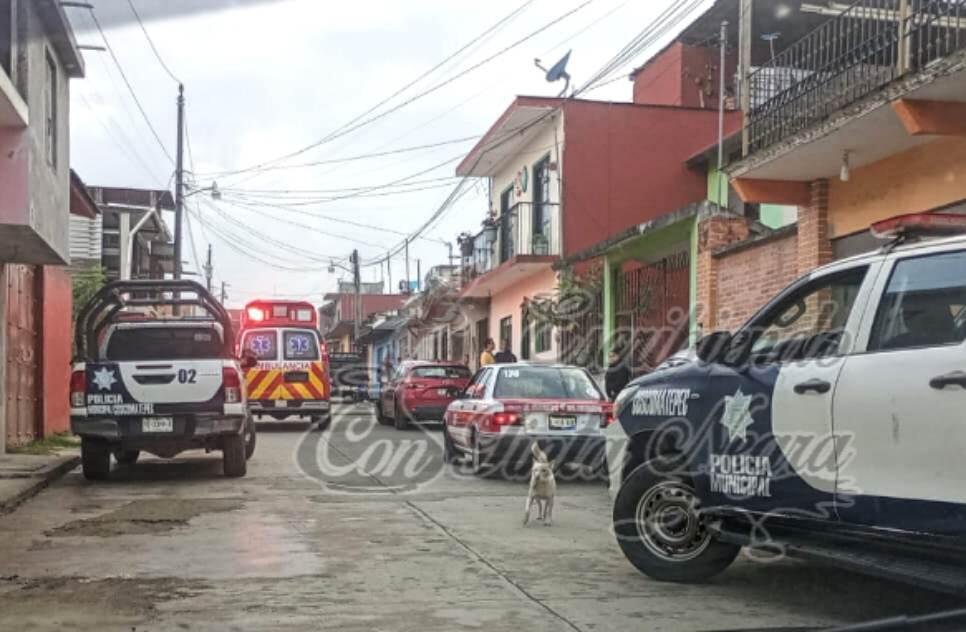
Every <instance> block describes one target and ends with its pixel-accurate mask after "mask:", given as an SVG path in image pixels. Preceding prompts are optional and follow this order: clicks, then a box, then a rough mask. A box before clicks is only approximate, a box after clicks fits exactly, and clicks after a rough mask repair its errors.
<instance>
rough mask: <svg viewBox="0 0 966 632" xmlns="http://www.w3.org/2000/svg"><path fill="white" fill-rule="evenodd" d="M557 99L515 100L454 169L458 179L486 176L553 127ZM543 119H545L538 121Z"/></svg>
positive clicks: (559, 101)
mask: <svg viewBox="0 0 966 632" xmlns="http://www.w3.org/2000/svg"><path fill="white" fill-rule="evenodd" d="M561 102H562V100H561V99H558V98H544V97H517V98H516V99H515V100H514V101H513V103H512V104H511V105H510V107H509V108H507V110H506V111H505V112H504V113H503V114H502V115H501V116H500V118H499V119H497V121H496V123H494V124H493V126H492V127H491V128H490V129H489V130H488V131H487V132H486V134H484V135H483V138H481V139H480V140H479V142H477V143H476V146H474V147H473V149H471V150H470V153H468V154H467V155H466V158H464V159H463V161H462V162H461V163H460V164H459V166H457V167H456V175H458V176H462V177H470V176H471V177H489V176H492V175H494V174H495V173H496V172H497V171H499V169H500V167H501V166H502V165H503V164H504V163H505V162H506V161H507V160H509V159H510V158H512V157H513V156H515V155H517V154H519V153H520V152H521V151H522V150H523V148H524V147H526V146H527V144H529V143H530V141H532V140H533V139H534V137H536V136H537V135H538V134H539V133H540V131H541V130H542V129H544V126H545V125H554V124H556V120H557V119H556V116H553V115H552V114H551V113H552V112H553V111H554V110H556V109H557V108H558V107H559V106H560V103H561ZM541 119H545V120H541Z"/></svg>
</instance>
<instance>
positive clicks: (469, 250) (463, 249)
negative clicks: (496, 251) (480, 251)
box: [456, 233, 476, 257]
mask: <svg viewBox="0 0 966 632" xmlns="http://www.w3.org/2000/svg"><path fill="white" fill-rule="evenodd" d="M456 243H458V244H459V246H460V254H461V255H462V256H464V257H472V256H473V252H474V249H475V248H476V243H475V240H474V239H473V235H471V234H469V233H460V235H459V236H458V237H457V238H456Z"/></svg>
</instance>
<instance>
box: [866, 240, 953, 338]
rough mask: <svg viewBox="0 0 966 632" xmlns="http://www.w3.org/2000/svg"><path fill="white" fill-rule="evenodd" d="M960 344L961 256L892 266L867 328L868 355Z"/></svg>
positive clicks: (938, 257) (917, 259)
mask: <svg viewBox="0 0 966 632" xmlns="http://www.w3.org/2000/svg"><path fill="white" fill-rule="evenodd" d="M964 339H966V252H951V253H946V254H940V255H930V256H926V257H916V258H914V259H904V260H902V261H899V262H898V263H896V266H895V268H894V270H893V272H892V276H891V278H890V279H889V285H888V286H887V287H886V289H885V294H883V296H882V300H881V301H880V303H879V309H878V311H877V312H876V315H875V321H874V322H873V325H872V336H871V337H870V338H869V351H886V350H893V349H909V348H913V347H934V346H938V345H950V344H959V343H961V342H963V340H964Z"/></svg>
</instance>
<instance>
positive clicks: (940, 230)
mask: <svg viewBox="0 0 966 632" xmlns="http://www.w3.org/2000/svg"><path fill="white" fill-rule="evenodd" d="M870 230H871V231H872V236H873V237H876V238H877V239H898V238H899V237H918V236H926V235H958V234H961V233H966V215H956V214H953V213H910V214H908V215H899V216H897V217H890V218H889V219H884V220H882V221H880V222H875V223H874V224H872V227H871V229H870Z"/></svg>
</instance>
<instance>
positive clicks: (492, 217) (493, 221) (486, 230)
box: [483, 211, 500, 244]
mask: <svg viewBox="0 0 966 632" xmlns="http://www.w3.org/2000/svg"><path fill="white" fill-rule="evenodd" d="M499 224H500V222H499V220H498V219H497V218H496V214H495V213H493V212H492V211H490V214H489V216H488V217H487V218H486V219H484V220H483V239H484V240H485V241H486V242H487V243H490V244H492V243H493V242H495V241H496V230H497V227H498V226H499Z"/></svg>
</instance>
